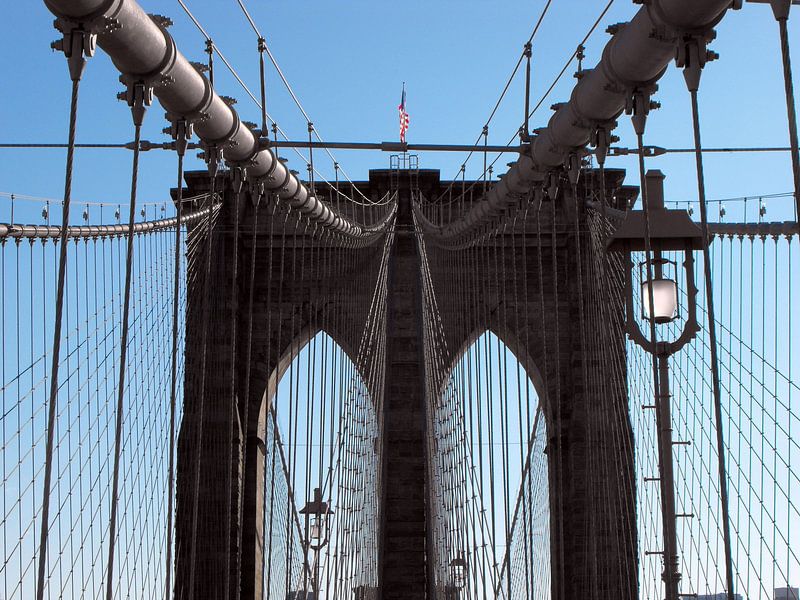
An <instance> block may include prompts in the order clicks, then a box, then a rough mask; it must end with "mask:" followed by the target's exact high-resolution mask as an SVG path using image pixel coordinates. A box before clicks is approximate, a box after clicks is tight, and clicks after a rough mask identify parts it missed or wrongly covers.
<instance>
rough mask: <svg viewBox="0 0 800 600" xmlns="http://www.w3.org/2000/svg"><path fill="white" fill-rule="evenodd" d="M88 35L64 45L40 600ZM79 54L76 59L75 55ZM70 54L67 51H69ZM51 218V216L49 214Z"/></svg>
mask: <svg viewBox="0 0 800 600" xmlns="http://www.w3.org/2000/svg"><path fill="white" fill-rule="evenodd" d="M86 35H87V34H86V33H85V32H83V31H77V30H73V31H72V32H71V34H70V35H69V36H68V35H67V34H65V35H64V43H65V44H66V43H67V40H68V39H69V40H70V43H71V49H70V50H71V54H70V55H68V61H69V67H70V75H71V78H72V95H71V99H70V109H69V138H68V140H67V166H66V174H65V176H64V204H63V208H62V212H61V231H60V235H59V241H60V243H61V246H60V248H59V255H58V283H57V286H56V299H55V300H56V312H55V324H54V326H53V365H52V373H51V376H50V399H49V402H48V408H47V443H46V446H45V463H44V490H43V494H42V525H41V528H42V529H41V539H40V541H39V569H38V574H37V580H36V581H37V586H36V600H42V599H43V598H44V582H45V571H46V570H47V535H48V530H49V519H50V487H51V479H52V476H53V437H54V430H55V426H56V414H57V411H56V403H57V401H58V362H59V360H60V355H61V320H62V317H63V314H64V280H65V277H66V270H67V226H68V225H69V205H70V199H71V197H72V167H73V162H74V158H75V129H76V125H77V119H78V91H79V88H80V80H81V75H82V73H83V67H84V66H85V64H86V59H85V58H84V57H83V40H84V38H85V36H86ZM76 52H77V53H79V54H78V56H76V54H75V53H76ZM65 53H66V48H65ZM75 65H77V66H75ZM48 215H49V213H48Z"/></svg>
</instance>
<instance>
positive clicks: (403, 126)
mask: <svg viewBox="0 0 800 600" xmlns="http://www.w3.org/2000/svg"><path fill="white" fill-rule="evenodd" d="M397 110H398V111H399V112H400V142H402V143H404V144H405V142H406V131H408V121H409V119H408V113H407V112H406V84H405V83H404V84H403V95H402V96H401V97H400V106H398V107H397Z"/></svg>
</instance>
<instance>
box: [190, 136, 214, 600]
mask: <svg viewBox="0 0 800 600" xmlns="http://www.w3.org/2000/svg"><path fill="white" fill-rule="evenodd" d="M206 160H207V162H208V170H209V179H210V195H209V199H208V205H209V208H211V204H212V202H213V198H214V194H215V191H216V185H217V169H218V166H219V165H218V162H217V161H218V154H217V149H216V148H215V147H213V146H208V147H207V150H206ZM214 216H215V215H214V211H213V210H209V212H208V218H207V220H206V230H205V238H206V239H205V257H204V258H205V264H204V265H203V306H202V315H201V319H202V320H201V329H200V332H201V333H200V353H201V354H200V393H199V396H200V398H199V402H198V404H199V406H198V408H197V413H196V419H197V433H196V445H195V449H196V450H195V453H194V454H195V456H194V473H193V476H194V481H193V483H192V518H191V542H190V547H189V582H188V583H189V585H188V597H189V598H192V597H194V584H195V574H196V562H197V529H198V517H199V510H200V470H201V467H202V454H203V419H204V416H205V400H206V379H207V372H206V371H207V369H206V365H207V362H208V350H209V348H208V346H209V343H208V338H209V320H210V312H211V311H210V305H211V297H210V289H211V265H212V262H213V261H212V254H213V250H214V229H215V227H214V225H215V221H214Z"/></svg>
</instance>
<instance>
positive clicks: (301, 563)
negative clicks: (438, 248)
mask: <svg viewBox="0 0 800 600" xmlns="http://www.w3.org/2000/svg"><path fill="white" fill-rule="evenodd" d="M365 379H368V376H365V375H363V374H362V372H361V371H359V369H358V368H357V367H356V364H355V363H354V362H353V360H352V359H351V357H350V355H349V354H348V353H347V352H346V351H345V349H344V348H343V347H342V346H341V345H340V344H338V343H337V342H336V341H335V340H334V338H333V337H332V336H331V335H329V334H328V333H327V332H325V331H319V332H317V333H312V332H311V331H310V330H308V331H305V332H303V333H301V335H299V336H298V337H297V338H296V341H295V342H293V343H292V344H290V345H289V347H288V349H287V351H286V352H285V354H284V356H283V357H282V358H281V360H280V361H279V364H278V365H277V367H276V369H275V370H274V372H273V374H272V376H271V377H270V379H269V385H268V386H267V390H266V391H265V394H264V397H263V400H262V406H261V411H260V416H259V427H258V429H259V437H260V440H262V442H263V447H262V452H263V462H262V468H261V472H260V480H261V482H262V493H261V494H260V498H259V501H258V502H257V506H256V507H255V510H256V511H258V512H259V514H260V515H261V519H260V522H261V523H262V527H261V528H260V530H261V531H260V534H261V536H262V540H263V544H262V548H263V555H264V558H263V562H262V568H263V597H264V598H280V599H284V598H293V599H297V600H300V599H304V598H306V597H308V598H311V597H314V598H333V597H352V594H353V589H355V588H357V587H359V586H361V587H364V588H367V587H369V588H372V589H374V588H376V587H377V568H378V566H377V556H378V546H377V544H378V535H377V530H378V506H379V496H378V492H379V489H378V480H379V468H380V463H379V460H380V459H379V457H380V447H379V435H378V423H379V419H378V410H377V407H378V403H377V400H378V399H376V398H373V397H372V394H371V393H370V389H371V388H370V385H369V383H368V382H367V381H365ZM373 389H374V388H373ZM316 490H319V492H318V493H317V492H316ZM304 509H307V510H306V511H305V513H304V512H303V510H304ZM273 563H274V564H276V565H277V564H280V565H282V568H281V569H278V570H276V569H274V568H272V565H273ZM306 594H307V595H306ZM312 594H313V596H312Z"/></svg>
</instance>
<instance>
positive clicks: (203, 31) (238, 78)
mask: <svg viewBox="0 0 800 600" xmlns="http://www.w3.org/2000/svg"><path fill="white" fill-rule="evenodd" d="M177 2H178V4H179V5H180V6H181V8H183V11H184V12H185V13H186V15H187V16H188V17H189V19H190V20H191V21H192V22H193V23H194V25H195V27H197V29H198V30H199V31H200V33H201V34H202V35H203V36H204V37H205V39H206V41H207V42H210V43H211V44H212V46H213V48H214V50H215V51H216V53H217V56H219V58H220V59H221V60H222V62H223V64H224V65H225V66H226V67H227V68H228V70H229V71H230V73H231V75H233V77H234V79H236V81H237V82H238V83H239V85H240V86H242V88H243V89H244V91H245V93H247V95H248V96H250V99H251V100H252V101H253V102H254V103H255V104H256V106H258V108H259V109H260V110H263V105H262V103H261V101H260V100H259V99H258V98H256V96H255V94H253V92H252V91H251V90H250V88H249V87H248V86H247V84H245V82H244V81H243V80H242V78H241V76H240V75H239V74H238V73H237V71H236V69H234V67H233V65H232V64H231V63H230V61H228V59H227V58H226V57H225V55H224V54H223V53H222V51H221V50H220V48H219V46H218V45H217V44H216V43H215V42H214V41H213V39H212V38H211V36H210V35H209V34H208V32H207V31H206V29H205V28H204V27H203V26H202V24H201V23H200V21H199V20H198V19H197V17H195V16H194V14H192V11H191V10H190V9H189V7H188V6H187V5H186V3H185V2H184V0H177ZM237 2H238V4H239V6H240V7H241V8H242V10H243V12H244V14H245V16H246V17H247V20H248V22H249V23H250V26H251V27H252V28H253V31H255V32H256V35H258V36H259V38H262V37H263V36H261V35H260V31H259V29H258V27H257V26H256V24H255V22H254V21H253V18H252V16H251V15H250V13H249V12H248V11H247V9H246V8H245V7H244V5H243V3H242V2H241V1H240V0H237ZM264 49H265V51H266V53H267V56H268V57H269V59H270V61H271V62H272V64H273V66H274V67H275V70H276V71H277V72H278V75H279V76H280V78H281V80H282V81H283V83H284V85H285V86H286V89H287V90H288V91H289V94H290V95H291V96H292V99H293V100H294V102H295V104H296V105H297V107H298V108H299V109H300V112H302V113H303V116H304V117H305V119H306V122H308V123H311V122H312V121H311V118H310V117H309V115H308V113H307V112H306V110H305V109H304V108H303V106H302V104H301V103H300V100H299V99H298V98H297V95H296V94H295V93H294V90H293V89H292V87H291V85H290V84H289V81H288V80H287V79H286V76H285V75H284V74H283V71H282V70H281V68H280V66H279V65H278V62H277V61H276V60H275V57H274V56H273V55H272V53H271V52H270V50H269V47H268V46H266V45H265V47H264ZM267 116H268V117H269V119H270V120H271V121H272V123H273V125H274V126H275V127H276V129H278V131H279V132H280V134H281V135H282V136H283V137H284V138H285V139H287V140H288V139H289V138H288V136H287V135H286V134H285V133H284V132H283V130H281V128H280V127H278V124H277V122H276V121H275V119H273V118H272V116H271V115H269V114H268V113H267ZM314 134H315V135H316V137H317V139H318V140H319V141H320V142H324V140H323V139H322V137H321V136H320V135H319V132H318V131H317V130H316V128H314ZM324 150H325V153H326V154H327V155H328V156H329V157H330V159H331V160H332V161H333V162H334V163H337V164H338V161H337V160H336V158H335V157H334V156H333V154H332V153H331V151H330V150H329V149H327V148H325V149H324ZM294 152H295V154H297V155H298V156H299V157H300V158H302V159H303V161H305V162H307V163H308V162H309V161H308V159H306V157H304V156H303V155H302V154H301V153H300V152H299V151H298V150H297V149H296V148H295V149H294ZM339 169H340V170H341V171H342V174H343V175H344V176H345V179H347V181H348V182H349V183H350V184H351V185H352V187H353V189H354V190H355V191H356V192H357V193H358V195H359V196H361V197H362V198H363V199H364V201H365V202H366V203H367V204H371V202H370V200H369V198H367V197H366V196H365V195H364V193H363V192H362V191H361V190H360V189H358V188H357V187H356V185H355V184H354V183H353V181H352V180H351V179H350V177H349V176H348V175H347V173H346V172H345V170H344V169H342V167H341V165H339ZM314 172H315V173H316V174H317V175H318V176H319V177H320V179H321V180H322V181H324V182H325V183H326V184H330V182H329V181H327V179H325V178H324V177H323V176H322V175H321V174H320V173H319V172H318V171H317V170H316V169H314Z"/></svg>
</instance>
